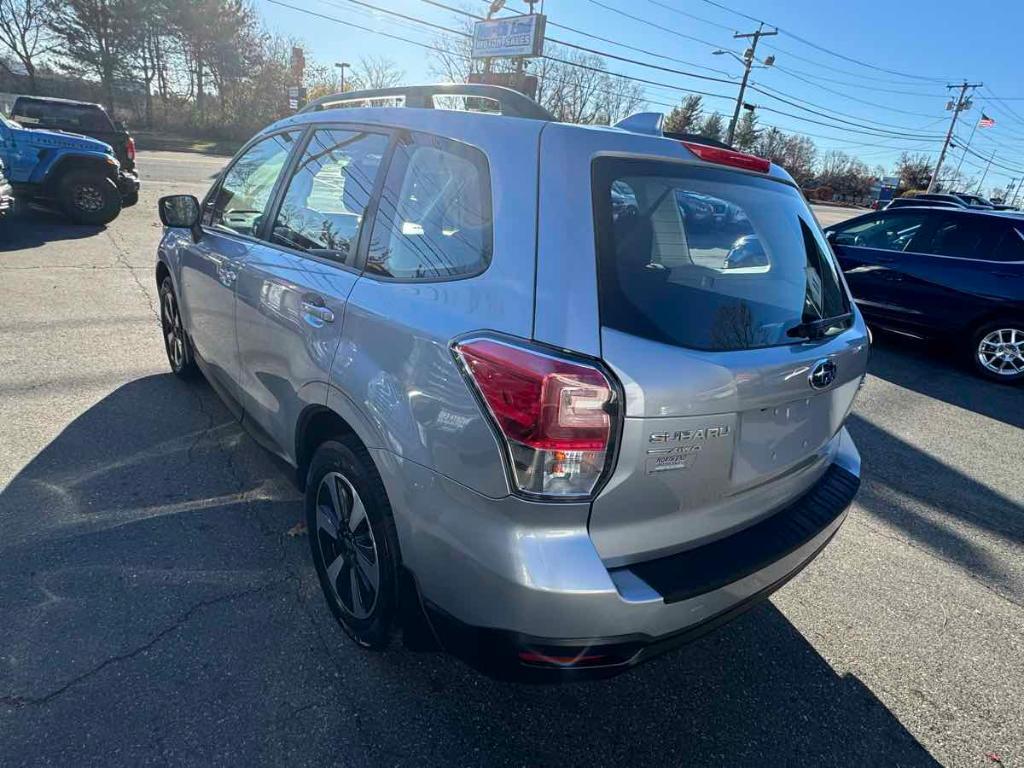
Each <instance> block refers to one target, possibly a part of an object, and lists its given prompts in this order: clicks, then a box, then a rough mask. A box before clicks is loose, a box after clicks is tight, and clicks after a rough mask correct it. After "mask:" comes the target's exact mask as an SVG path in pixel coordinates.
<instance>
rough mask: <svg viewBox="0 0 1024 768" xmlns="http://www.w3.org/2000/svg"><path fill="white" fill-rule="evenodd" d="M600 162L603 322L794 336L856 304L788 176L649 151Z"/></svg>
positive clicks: (692, 342) (714, 338)
mask: <svg viewBox="0 0 1024 768" xmlns="http://www.w3.org/2000/svg"><path fill="white" fill-rule="evenodd" d="M596 169H597V173H596V181H595V194H596V195H597V208H598V268H599V272H598V274H599V290H600V302H601V303H600V306H601V321H602V323H603V324H604V325H605V326H608V327H611V328H615V329H617V330H620V331H623V332H625V333H630V334H632V335H635V336H641V337H643V338H648V339H653V340H655V341H660V342H663V343H666V344H674V345H678V346H683V347H691V348H696V349H706V350H736V349H753V348H757V347H768V346H776V345H781V344H790V343H795V342H797V341H800V340H802V339H804V338H806V335H805V334H806V333H809V331H807V330H801V327H802V326H804V324H806V323H813V322H814V321H817V320H822V319H828V318H834V317H837V316H840V315H845V314H846V313H848V312H849V311H850V310H849V304H848V302H847V299H846V294H845V291H844V290H843V287H842V283H841V281H840V279H839V273H838V269H837V267H836V265H835V262H834V260H833V259H832V256H831V252H830V251H829V249H828V246H827V245H826V244H825V241H824V238H823V237H822V236H821V233H820V230H819V229H818V227H817V225H815V224H814V223H813V219H812V218H811V214H810V212H809V211H808V209H807V206H806V204H805V203H804V202H803V198H802V197H801V196H800V194H799V192H798V191H797V190H795V189H793V188H792V187H790V186H789V185H786V184H781V183H779V182H776V181H772V180H769V179H765V178H758V177H754V176H751V175H747V174H739V173H733V172H729V171H724V170H720V169H711V168H685V169H684V168H681V167H679V166H676V165H670V164H667V163H658V162H648V161H634V160H610V159H601V160H598V161H597V163H596ZM844 327H845V325H843V323H841V322H840V323H836V324H835V325H834V326H833V327H832V328H830V329H826V330H827V331H828V332H832V333H835V332H838V331H840V330H842V329H843V328H844Z"/></svg>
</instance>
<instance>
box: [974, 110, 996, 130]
mask: <svg viewBox="0 0 1024 768" xmlns="http://www.w3.org/2000/svg"><path fill="white" fill-rule="evenodd" d="M995 124H996V121H995V120H993V119H992V118H991V117H989V116H988V115H986V114H985V113H984V112H982V113H981V120H979V121H978V127H979V128H991V127H992V126H993V125H995Z"/></svg>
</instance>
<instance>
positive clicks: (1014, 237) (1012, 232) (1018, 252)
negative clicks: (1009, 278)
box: [992, 227, 1024, 264]
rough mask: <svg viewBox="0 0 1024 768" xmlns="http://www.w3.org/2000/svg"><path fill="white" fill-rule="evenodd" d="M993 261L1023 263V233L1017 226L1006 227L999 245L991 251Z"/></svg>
mask: <svg viewBox="0 0 1024 768" xmlns="http://www.w3.org/2000/svg"><path fill="white" fill-rule="evenodd" d="M992 260H993V261H1007V262H1011V263H1016V264H1024V234H1021V229H1020V228H1017V227H1008V228H1007V230H1006V232H1005V233H1004V234H1003V238H1002V240H1000V242H999V245H998V246H997V247H996V249H995V250H994V251H993V252H992Z"/></svg>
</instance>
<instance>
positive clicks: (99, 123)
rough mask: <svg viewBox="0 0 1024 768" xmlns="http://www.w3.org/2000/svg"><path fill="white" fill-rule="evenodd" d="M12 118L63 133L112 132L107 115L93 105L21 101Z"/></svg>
mask: <svg viewBox="0 0 1024 768" xmlns="http://www.w3.org/2000/svg"><path fill="white" fill-rule="evenodd" d="M12 117H14V118H15V119H16V120H20V121H21V123H22V124H23V125H35V126H39V127H41V128H56V129H58V130H62V131H112V130H113V129H114V126H113V123H111V122H110V118H109V117H107V113H106V112H104V111H103V110H102V109H101V108H100V107H97V106H93V105H79V104H62V103H60V102H55V101H52V102H40V101H29V100H21V101H18V103H17V104H15V108H14V110H13V114H12Z"/></svg>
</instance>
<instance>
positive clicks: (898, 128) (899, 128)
mask: <svg viewBox="0 0 1024 768" xmlns="http://www.w3.org/2000/svg"><path fill="white" fill-rule="evenodd" d="M346 1H347V2H351V1H352V0H346ZM486 1H487V0H483V2H486ZM588 1H589V2H591V3H593V4H595V5H598V6H600V7H602V8H606V9H607V10H610V11H613V12H615V13H617V14H620V15H622V16H625V17H626V18H629V19H633V20H634V21H637V22H640V23H642V24H645V25H647V26H652V27H654V28H656V29H659V30H663V31H665V32H669V33H670V34H676V33H674V32H672V30H668V29H663V28H662V27H661V26H659V25H657V24H655V23H653V22H651V21H648V20H646V19H642V18H640V17H638V16H634V15H633V14H630V13H626V12H625V11H621V10H619V9H616V8H613V7H612V6H609V5H607V4H605V3H603V2H601V1H600V0H588ZM649 1H650V0H649ZM421 2H424V3H426V4H428V5H433V6H436V7H440V8H444V9H446V10H449V11H452V12H454V13H458V14H462V15H464V16H469V17H472V18H476V19H479V18H480V17H479V16H478V15H476V14H473V13H471V12H469V11H465V10H463V9H459V8H455V7H453V6H450V5H447V4H445V3H441V2H438V0H421ZM385 12H387V11H385ZM549 23H550V22H549ZM574 31H576V32H577V33H578V34H582V35H584V36H588V37H593V35H591V34H590V33H588V32H584V31H582V30H574ZM683 37H686V38H687V39H696V40H698V41H699V42H702V43H703V44H705V45H709V46H714V47H716V48H718V46H716V45H715V44H714V43H711V42H708V41H705V40H700V39H699V38H692V37H690V36H687V35H683ZM549 39H550V40H551V41H552V42H553V43H557V44H560V45H566V46H567V47H569V48H576V49H579V50H583V51H586V52H588V53H593V54H595V55H598V56H607V57H608V58H611V59H616V60H618V61H623V62H626V63H630V64H635V65H637V66H641V67H647V68H652V69H655V70H659V71H663V72H669V73H672V74H678V75H683V76H686V77H695V78H698V79H702V80H706V81H709V82H722V83H728V84H733V83H734V82H735V80H734V79H731V78H730V79H727V80H726V79H722V78H714V77H709V76H707V75H700V74H697V73H693V72H686V71H684V70H678V69H673V68H671V67H662V66H659V65H655V64H649V63H647V62H643V61H637V60H636V59H630V58H627V57H623V56H617V55H615V54H610V53H608V52H607V51H602V50H599V49H595V48H589V47H585V46H578V45H575V44H572V43H567V42H566V41H564V40H559V39H557V38H549ZM766 45H767V44H766ZM636 50H640V51H642V52H643V53H644V54H646V55H648V56H660V54H658V53H656V52H653V51H650V50H647V49H636ZM620 76H623V77H628V76H626V75H620ZM764 87H765V88H767V86H764ZM751 88H752V89H754V90H758V89H757V88H756V87H755V86H751ZM769 90H771V91H773V93H766V94H765V95H767V96H769V97H771V98H776V99H779V100H780V101H783V102H785V103H787V104H789V105H790V106H795V107H797V108H799V109H805V110H806V109H807V108H806V107H803V106H801V105H800V104H798V103H796V102H794V101H792V99H796V100H797V101H800V102H804V103H805V104H809V105H811V106H813V107H817V108H818V109H824V110H828V111H829V112H833V113H835V114H839V115H843V116H844V117H848V118H852V119H854V120H859V121H863V122H866V123H874V124H876V125H879V126H882V128H883V129H885V130H887V131H888V132H890V133H898V132H905V131H915V130H918V129H917V128H913V127H910V126H904V125H896V124H891V123H883V122H881V121H878V120H872V119H871V118H866V117H862V116H860V115H853V114H850V113H846V112H840V111H838V110H835V109H833V108H831V107H825V106H822V105H820V104H814V103H813V102H811V101H809V100H807V99H803V98H801V97H798V96H793V95H792V94H788V93H785V92H784V91H781V90H778V89H774V88H772V89H769ZM761 92H762V93H764V92H763V91H761ZM774 94H781V95H782V96H783V97H788V99H790V100H787V99H786V98H780V96H777V95H774ZM869 104H870V103H869ZM870 105H871V106H877V107H881V108H883V109H888V108H887V107H882V106H881V105H875V104H870ZM807 111H809V112H811V113H812V114H818V115H820V116H824V117H829V115H825V114H823V113H821V112H815V111H814V110H807ZM896 111H902V110H896ZM908 114H914V115H917V116H923V117H929V116H930V115H925V114H924V113H908ZM836 119H837V120H838V118H836ZM839 122H849V121H846V120H839ZM850 124H851V125H856V123H850ZM915 138H920V139H925V138H934V139H935V140H938V139H939V138H940V136H939V135H936V136H934V137H924V136H916V137H915Z"/></svg>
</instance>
